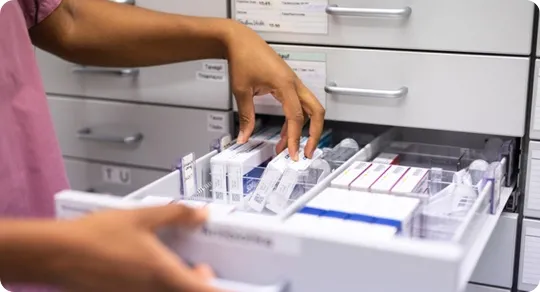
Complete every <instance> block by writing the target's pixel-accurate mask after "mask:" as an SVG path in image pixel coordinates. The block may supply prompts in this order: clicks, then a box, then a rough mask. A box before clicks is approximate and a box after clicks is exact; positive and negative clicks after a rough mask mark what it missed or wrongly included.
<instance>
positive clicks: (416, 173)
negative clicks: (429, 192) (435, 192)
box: [391, 167, 428, 194]
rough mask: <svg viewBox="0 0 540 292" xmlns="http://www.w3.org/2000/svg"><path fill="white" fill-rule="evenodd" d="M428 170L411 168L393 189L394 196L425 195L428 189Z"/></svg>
mask: <svg viewBox="0 0 540 292" xmlns="http://www.w3.org/2000/svg"><path fill="white" fill-rule="evenodd" d="M427 184H428V170H427V169H424V168H415V167H411V168H410V169H409V171H407V173H406V174H405V175H404V176H403V177H402V178H401V180H399V182H398V183H397V184H396V185H395V186H394V187H393V188H392V191H391V192H392V193H393V194H411V193H423V192H424V191H425V190H426V189H427V187H428V185H427Z"/></svg>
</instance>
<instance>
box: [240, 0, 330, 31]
mask: <svg viewBox="0 0 540 292" xmlns="http://www.w3.org/2000/svg"><path fill="white" fill-rule="evenodd" d="M327 6H328V0H308V1H305V0H235V10H234V11H233V13H234V18H235V19H236V20H237V21H239V22H240V23H243V24H244V25H247V26H248V27H250V28H251V29H253V30H255V31H261V32H262V31H266V32H289V33H304V34H328V14H326V7H327Z"/></svg>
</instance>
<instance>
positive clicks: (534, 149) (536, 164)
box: [523, 141, 540, 218]
mask: <svg viewBox="0 0 540 292" xmlns="http://www.w3.org/2000/svg"><path fill="white" fill-rule="evenodd" d="M526 158H527V173H526V182H525V208H524V210H523V214H524V215H525V216H527V217H534V218H540V142H533V141H531V142H530V143H529V152H528V153H527V156H526Z"/></svg>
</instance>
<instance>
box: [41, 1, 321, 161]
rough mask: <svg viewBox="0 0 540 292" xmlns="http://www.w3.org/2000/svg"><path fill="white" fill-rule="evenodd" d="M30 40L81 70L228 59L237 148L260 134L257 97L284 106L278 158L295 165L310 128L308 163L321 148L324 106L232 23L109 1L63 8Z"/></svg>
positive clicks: (260, 43)
mask: <svg viewBox="0 0 540 292" xmlns="http://www.w3.org/2000/svg"><path fill="white" fill-rule="evenodd" d="M193 1H195V0H193ZM185 5H189V4H187V3H186V4H185ZM31 36H32V40H33V42H34V43H35V44H36V45H37V46H38V47H40V48H42V49H44V50H46V51H49V52H51V53H53V54H56V55H58V56H60V57H62V58H64V59H66V60H69V61H72V62H75V63H79V64H84V65H95V66H109V67H142V66H150V65H160V64H168V63H175V62H182V61H189V60H198V59H209V58H226V59H227V60H228V61H229V74H230V76H231V78H230V79H231V87H232V91H233V93H234V97H235V98H236V101H237V104H238V110H239V115H240V135H239V137H238V141H239V142H240V143H244V142H246V141H247V139H248V138H249V137H250V136H251V134H252V132H253V130H254V127H255V106H254V103H253V97H254V96H258V95H264V94H268V93H270V94H272V95H273V96H274V97H275V98H276V99H277V100H278V101H280V102H281V104H282V105H283V111H284V113H285V117H286V122H285V125H284V127H283V132H282V139H281V141H280V143H279V144H278V147H277V148H278V149H277V150H278V151H281V150H283V149H285V148H286V147H288V148H289V151H290V153H291V156H292V157H293V159H298V155H297V154H298V148H299V141H300V136H301V131H302V127H303V126H304V124H305V123H307V122H308V120H311V124H310V133H309V134H310V138H309V140H308V143H307V146H306V153H307V156H308V157H311V155H312V154H313V152H314V151H315V149H316V146H317V144H318V142H319V139H320V136H321V133H322V130H323V125H324V114H325V110H324V108H323V106H322V105H321V104H320V103H319V101H318V100H317V98H316V97H315V96H314V95H313V93H312V92H311V91H310V90H309V89H308V88H307V87H306V86H304V84H303V83H302V81H300V80H299V79H298V76H296V74H295V73H294V72H293V71H292V69H291V68H290V67H289V66H288V65H287V64H286V63H285V61H283V60H282V59H281V58H280V57H279V55H278V54H277V53H276V52H275V51H274V50H273V49H272V48H270V46H268V44H266V42H265V41H264V40H263V39H262V38H261V37H260V36H259V35H258V34H257V33H255V32H254V31H252V30H251V29H249V28H248V27H246V26H244V25H242V24H240V23H238V22H236V21H234V20H231V19H217V18H205V17H190V16H184V15H174V14H169V13H162V12H156V11H151V10H147V9H144V8H139V7H134V6H130V5H125V4H118V3H113V2H111V1H108V0H63V1H62V4H60V6H59V7H58V8H57V9H56V10H55V11H54V12H53V13H52V14H51V15H50V16H49V17H47V18H46V19H45V20H44V21H42V22H41V23H40V24H38V25H37V26H35V27H34V28H32V29H31Z"/></svg>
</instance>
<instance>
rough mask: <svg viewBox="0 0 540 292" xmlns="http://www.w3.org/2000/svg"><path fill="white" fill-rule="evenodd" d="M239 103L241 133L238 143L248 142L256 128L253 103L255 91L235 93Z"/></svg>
mask: <svg viewBox="0 0 540 292" xmlns="http://www.w3.org/2000/svg"><path fill="white" fill-rule="evenodd" d="M234 96H235V99H236V104H237V105H238V116H239V119H240V133H239V135H238V143H240V144H243V143H246V142H247V141H248V139H249V137H250V136H251V134H252V133H253V130H254V129H255V104H254V103H253V92H252V91H251V90H248V91H240V92H236V93H235V94H234Z"/></svg>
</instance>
